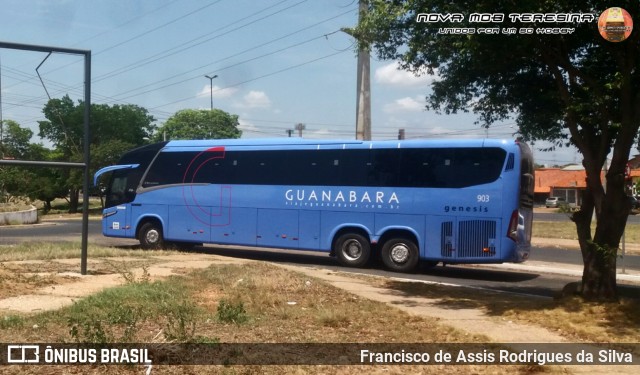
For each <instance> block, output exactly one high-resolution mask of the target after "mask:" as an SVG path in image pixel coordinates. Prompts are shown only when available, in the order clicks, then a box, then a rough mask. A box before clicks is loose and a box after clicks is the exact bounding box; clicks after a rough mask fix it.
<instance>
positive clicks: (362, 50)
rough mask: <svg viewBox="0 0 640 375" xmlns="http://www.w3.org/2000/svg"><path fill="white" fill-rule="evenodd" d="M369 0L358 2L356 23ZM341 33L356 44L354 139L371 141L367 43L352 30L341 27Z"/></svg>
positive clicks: (369, 77) (369, 68)
mask: <svg viewBox="0 0 640 375" xmlns="http://www.w3.org/2000/svg"><path fill="white" fill-rule="evenodd" d="M368 6H369V0H359V15H358V23H360V22H362V20H363V19H364V17H365V16H366V14H367V10H368ZM341 30H342V31H343V32H345V33H347V34H349V35H350V36H352V37H353V38H355V39H356V41H357V42H358V65H357V73H356V74H357V76H358V77H357V84H356V86H357V87H356V139H360V140H364V141H369V140H371V63H370V60H371V59H370V56H369V43H368V41H367V40H366V38H364V37H363V36H361V35H357V34H356V32H355V30H354V29H352V28H347V27H343V28H342V29H341Z"/></svg>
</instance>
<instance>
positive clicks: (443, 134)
mask: <svg viewBox="0 0 640 375" xmlns="http://www.w3.org/2000/svg"><path fill="white" fill-rule="evenodd" d="M1 4H2V8H1V9H2V11H1V12H2V16H3V17H2V19H3V20H2V22H1V23H0V41H3V42H11V43H21V44H30V45H41V46H52V47H59V48H72V49H80V50H90V51H91V101H92V103H99V104H109V105H114V104H135V105H138V106H141V107H144V108H146V109H147V110H148V111H149V113H150V114H151V115H152V116H153V117H154V118H155V119H156V125H158V126H160V125H162V124H163V123H164V122H165V121H166V120H167V119H168V118H169V117H170V116H171V115H173V114H174V113H175V112H177V111H179V110H181V109H187V108H191V109H209V108H210V106H211V98H212V97H213V107H214V108H218V109H222V110H224V111H226V112H229V113H231V114H236V115H238V116H239V122H240V128H241V129H242V131H243V138H258V137H270V138H272V137H286V136H288V135H287V130H290V129H294V127H295V125H296V124H298V123H302V124H304V125H305V130H304V131H303V133H302V135H303V137H305V138H333V139H336V138H340V139H354V138H355V121H356V51H355V45H354V41H353V39H352V38H351V37H350V36H349V35H347V34H346V33H344V32H342V31H340V30H341V28H344V27H353V26H354V25H355V24H356V23H357V19H358V12H357V9H358V2H357V0H260V1H255V0H253V1H250V0H210V1H204V0H91V1H86V0H2V2H1ZM40 64H41V65H40ZM39 65H40V67H39V68H38V71H37V72H38V73H39V74H40V76H41V78H42V81H43V82H44V87H43V84H42V83H41V82H40V79H39V78H38V75H37V73H36V68H37V67H38V66H39ZM83 68H84V65H83V57H82V56H79V55H66V54H60V53H54V54H52V55H51V56H49V57H47V54H46V53H42V52H32V51H19V50H11V49H2V50H0V77H1V82H0V86H1V93H2V97H1V98H0V102H1V107H2V119H4V120H14V121H17V122H18V123H19V124H20V125H21V126H23V127H29V128H30V129H32V130H33V131H34V133H35V134H37V132H38V125H37V124H38V123H37V121H38V120H44V119H45V118H44V116H43V114H42V108H43V107H44V105H45V104H46V102H47V100H48V95H49V96H50V97H52V98H59V97H62V96H64V95H69V96H70V97H71V98H72V99H73V100H74V101H77V100H81V99H83V98H84V96H83V95H84V94H83V90H84V86H83V80H84V70H83ZM205 75H208V76H210V77H213V76H214V75H217V77H216V78H214V79H213V80H210V79H209V78H206V77H205ZM433 80H434V77H430V76H426V75H425V76H421V77H416V76H414V75H412V74H411V73H408V72H404V71H400V70H398V69H397V63H396V62H394V61H384V60H379V59H377V58H376V57H375V56H374V55H372V58H371V90H372V94H371V96H372V99H371V105H372V115H371V116H372V136H373V139H376V140H386V139H397V136H398V131H399V129H401V128H402V129H405V136H406V138H407V139H410V138H451V137H458V138H484V137H486V136H489V137H491V138H514V134H515V133H516V132H517V128H515V125H514V122H515V121H506V122H503V123H500V124H498V125H495V126H494V127H492V128H491V129H489V131H488V132H487V131H485V129H482V128H480V126H479V125H477V124H474V122H475V121H476V116H475V115H473V114H459V115H438V114H436V113H434V112H432V111H426V110H425V104H426V102H425V96H426V95H428V93H429V92H430V91H431V88H430V86H431V83H432V82H433ZM210 83H212V86H210ZM45 88H46V89H45ZM294 135H295V133H294ZM34 141H35V142H43V143H44V144H45V145H47V143H46V141H44V140H41V139H39V138H37V137H36V138H34ZM544 146H545V145H544V144H537V145H536V146H534V157H535V159H536V162H537V163H538V164H546V165H554V164H558V165H564V164H568V163H576V162H578V163H579V162H580V160H581V158H580V156H579V155H577V154H576V152H575V150H574V149H572V148H569V149H558V150H556V151H553V152H542V151H540V150H538V148H539V147H544Z"/></svg>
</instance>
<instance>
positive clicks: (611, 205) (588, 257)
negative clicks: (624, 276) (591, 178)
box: [572, 168, 630, 301]
mask: <svg viewBox="0 0 640 375" xmlns="http://www.w3.org/2000/svg"><path fill="white" fill-rule="evenodd" d="M616 170H617V168H616ZM595 189H596V190H599V187H595ZM593 190H594V189H593V188H592V187H591V186H589V187H588V188H587V190H586V191H585V195H584V199H583V204H582V208H581V210H580V211H579V212H577V213H576V214H574V215H573V218H572V219H573V221H574V222H575V223H576V228H577V232H578V239H579V243H580V250H581V252H582V259H583V262H584V270H583V274H582V286H581V294H582V296H583V297H584V298H585V299H588V300H604V301H615V300H617V298H618V295H617V287H616V259H617V255H618V246H619V245H620V238H621V237H622V234H623V233H624V228H625V225H626V222H627V217H628V213H629V209H630V203H629V201H628V199H627V197H626V193H625V190H624V176H623V175H622V174H617V173H609V174H607V190H606V194H604V195H602V196H601V197H600V199H594V198H595V197H594V194H593ZM597 200H600V201H601V202H600V209H597V207H598V203H596V201H597ZM594 209H595V211H596V213H597V215H596V217H597V224H596V231H595V235H594V236H593V238H592V236H591V218H592V215H593V212H594Z"/></svg>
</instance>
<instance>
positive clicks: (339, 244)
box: [334, 233, 371, 267]
mask: <svg viewBox="0 0 640 375" xmlns="http://www.w3.org/2000/svg"><path fill="white" fill-rule="evenodd" d="M334 252H335V254H336V256H337V257H338V261H340V263H341V264H342V265H343V266H347V267H363V266H364V265H365V264H366V263H367V262H368V261H369V256H370V255H371V245H370V244H369V240H367V238H366V237H364V236H361V235H359V234H356V233H346V234H343V235H342V236H340V237H338V239H337V240H336V244H335V248H334Z"/></svg>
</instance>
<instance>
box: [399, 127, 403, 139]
mask: <svg viewBox="0 0 640 375" xmlns="http://www.w3.org/2000/svg"><path fill="white" fill-rule="evenodd" d="M403 139H404V129H398V140H403Z"/></svg>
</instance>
